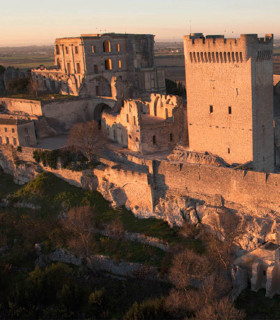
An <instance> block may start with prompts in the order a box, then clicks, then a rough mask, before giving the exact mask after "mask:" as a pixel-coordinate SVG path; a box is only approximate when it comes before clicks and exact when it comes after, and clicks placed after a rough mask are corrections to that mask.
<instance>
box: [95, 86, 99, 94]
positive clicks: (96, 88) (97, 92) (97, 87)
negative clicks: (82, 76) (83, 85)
mask: <svg viewBox="0 0 280 320" xmlns="http://www.w3.org/2000/svg"><path fill="white" fill-rule="evenodd" d="M95 92H96V95H97V96H99V86H96V87H95Z"/></svg>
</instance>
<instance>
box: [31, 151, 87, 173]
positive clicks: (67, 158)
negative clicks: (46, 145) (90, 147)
mask: <svg viewBox="0 0 280 320" xmlns="http://www.w3.org/2000/svg"><path fill="white" fill-rule="evenodd" d="M33 159H34V160H35V161H36V162H37V163H40V162H42V163H43V165H44V166H48V167H50V168H52V169H57V164H58V161H59V160H60V163H61V166H62V168H64V169H73V171H77V169H78V170H80V169H81V168H82V169H85V168H86V166H85V165H84V166H83V164H84V163H85V162H86V161H87V158H86V157H85V156H84V155H83V154H82V153H81V152H76V151H70V150H52V151H48V150H44V151H43V150H34V151H33ZM73 163H75V165H73ZM77 163H78V165H77Z"/></svg>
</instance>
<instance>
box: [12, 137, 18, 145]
mask: <svg viewBox="0 0 280 320" xmlns="http://www.w3.org/2000/svg"><path fill="white" fill-rule="evenodd" d="M13 144H14V145H15V146H16V145H17V139H16V138H13Z"/></svg>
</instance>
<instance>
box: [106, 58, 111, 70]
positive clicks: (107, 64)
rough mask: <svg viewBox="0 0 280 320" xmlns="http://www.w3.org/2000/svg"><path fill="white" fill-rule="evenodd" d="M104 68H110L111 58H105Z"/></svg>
mask: <svg viewBox="0 0 280 320" xmlns="http://www.w3.org/2000/svg"><path fill="white" fill-rule="evenodd" d="M105 70H112V60H111V59H106V60H105Z"/></svg>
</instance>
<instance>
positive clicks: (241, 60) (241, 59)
mask: <svg viewBox="0 0 280 320" xmlns="http://www.w3.org/2000/svg"><path fill="white" fill-rule="evenodd" d="M239 54H240V62H243V55H242V52H240V53H239Z"/></svg>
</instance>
